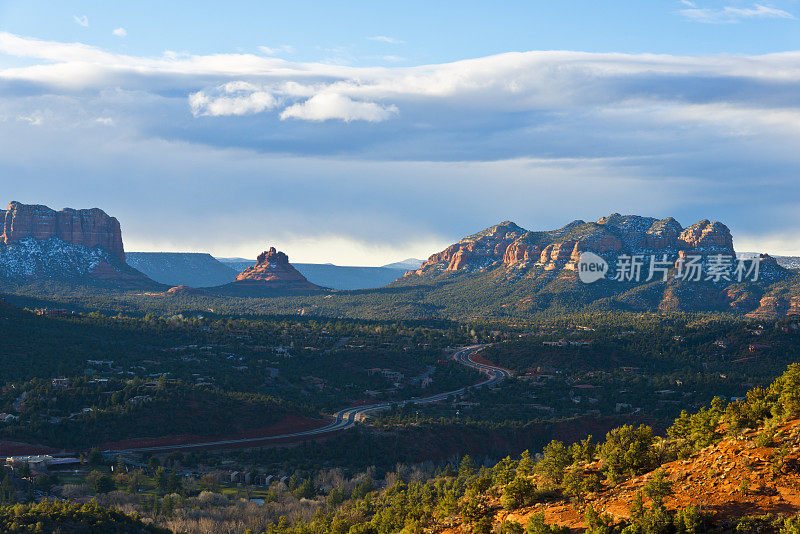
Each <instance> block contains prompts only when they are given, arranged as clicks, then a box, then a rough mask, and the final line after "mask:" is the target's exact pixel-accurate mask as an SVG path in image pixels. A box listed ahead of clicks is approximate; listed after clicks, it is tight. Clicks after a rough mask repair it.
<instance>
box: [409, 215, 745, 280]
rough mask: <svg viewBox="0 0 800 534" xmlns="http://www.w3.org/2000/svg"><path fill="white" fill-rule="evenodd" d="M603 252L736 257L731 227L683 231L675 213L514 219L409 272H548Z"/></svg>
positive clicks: (697, 226) (704, 223) (701, 225)
mask: <svg viewBox="0 0 800 534" xmlns="http://www.w3.org/2000/svg"><path fill="white" fill-rule="evenodd" d="M587 251H591V252H594V253H596V254H600V255H608V256H611V255H618V254H622V253H626V254H644V255H650V254H654V255H657V254H663V253H667V252H669V253H671V254H673V255H677V254H678V253H679V252H680V251H684V252H685V253H692V254H728V255H734V254H735V253H734V250H733V239H732V237H731V233H730V230H728V227H727V226H725V225H724V224H722V223H720V222H713V223H712V222H710V221H708V220H705V219H704V220H702V221H700V222H698V223H697V224H695V225H692V226H690V227H688V228H686V229H684V228H683V227H682V226H681V225H680V224H679V223H678V221H676V220H675V219H673V218H672V217H669V218H666V219H660V220H659V219H654V218H652V217H640V216H638V215H620V214H619V213H612V214H611V215H609V216H607V217H602V218H600V219H599V220H597V221H596V222H585V221H582V220H577V221H573V222H571V223H570V224H568V225H566V226H564V227H563V228H560V229H558V230H549V231H544V232H529V231H527V230H525V229H524V228H520V227H519V226H517V225H516V224H514V223H513V222H510V221H505V222H503V223H500V224H498V225H495V226H492V227H490V228H487V229H486V230H484V231H482V232H479V233H477V234H474V235H471V236H469V237H465V238H464V239H462V240H461V241H459V242H458V243H455V244H453V245H450V246H449V247H447V248H446V249H444V250H443V251H441V252H438V253H436V254H433V255H432V256H431V257H430V258H428V261H426V262H425V263H424V264H423V265H422V267H421V268H420V269H418V270H416V271H409V272H408V273H407V274H406V276H414V275H422V274H424V273H430V272H443V271H462V270H463V271H474V270H479V269H484V268H487V267H489V266H492V265H500V264H502V265H506V266H515V267H518V268H522V267H526V266H529V265H539V266H541V267H543V268H544V269H545V270H548V271H550V270H557V269H574V266H575V263H576V262H577V261H578V259H579V258H580V255H581V253H582V252H587Z"/></svg>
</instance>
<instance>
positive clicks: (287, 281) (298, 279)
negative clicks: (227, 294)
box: [235, 247, 319, 289]
mask: <svg viewBox="0 0 800 534" xmlns="http://www.w3.org/2000/svg"><path fill="white" fill-rule="evenodd" d="M256 262H257V263H256V264H255V265H253V266H252V267H248V268H247V269H245V270H244V271H242V272H241V273H240V274H239V275H238V276H237V277H236V280H235V283H241V282H244V283H248V282H262V283H268V284H270V285H274V286H276V287H280V286H286V287H292V288H296V289H319V286H317V285H315V284H312V283H311V282H309V281H308V280H306V278H305V277H304V276H303V275H302V274H300V272H299V271H298V270H297V269H295V268H294V267H293V266H292V265H291V264H290V263H289V257H288V256H287V255H286V254H284V253H283V252H278V251H277V250H275V247H271V248H270V249H269V250H267V251H265V252H262V253H261V254H259V255H258V258H256Z"/></svg>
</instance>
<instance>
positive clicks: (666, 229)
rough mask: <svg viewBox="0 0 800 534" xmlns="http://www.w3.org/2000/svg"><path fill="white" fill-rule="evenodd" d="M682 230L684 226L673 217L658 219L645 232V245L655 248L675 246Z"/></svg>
mask: <svg viewBox="0 0 800 534" xmlns="http://www.w3.org/2000/svg"><path fill="white" fill-rule="evenodd" d="M682 231H683V227H682V226H681V225H680V223H678V221H676V220H675V219H673V218H672V217H668V218H666V219H662V220H660V221H656V222H654V223H653V225H652V226H651V227H650V228H649V229H648V230H647V233H646V234H645V247H646V248H649V249H653V250H660V249H664V248H668V247H674V246H676V245H677V243H678V236H680V234H681V232H682Z"/></svg>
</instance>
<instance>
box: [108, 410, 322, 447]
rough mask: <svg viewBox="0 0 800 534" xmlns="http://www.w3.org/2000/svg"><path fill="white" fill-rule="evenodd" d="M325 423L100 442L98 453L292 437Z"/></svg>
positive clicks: (293, 421)
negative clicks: (233, 432)
mask: <svg viewBox="0 0 800 534" xmlns="http://www.w3.org/2000/svg"><path fill="white" fill-rule="evenodd" d="M326 424H328V421H325V420H322V419H311V418H309V417H299V416H288V417H285V418H283V419H281V420H280V421H279V422H277V423H275V424H274V425H270V426H268V427H262V428H255V429H252V430H248V431H246V432H240V433H238V434H230V435H223V436H200V435H196V434H176V435H172V436H161V437H157V438H130V439H126V440H121V441H114V442H110V443H104V444H103V445H101V446H100V449H101V450H107V449H110V450H119V449H141V448H147V447H167V446H170V445H175V446H180V445H191V444H194V443H207V442H214V441H225V440H235V439H251V438H270V437H272V436H280V435H283V434H293V433H296V432H304V431H306V430H313V429H315V428H320V427H323V426H325V425H326ZM312 438H313V436H304V437H302V438H300V437H298V438H285V439H266V440H265V441H269V442H270V443H276V442H277V443H286V442H291V441H302V440H303V439H312ZM258 443H259V442H258V441H253V442H245V443H241V444H230V445H222V446H221V445H217V446H213V445H212V446H209V447H198V448H220V447H225V448H234V447H254V446H257V445H258Z"/></svg>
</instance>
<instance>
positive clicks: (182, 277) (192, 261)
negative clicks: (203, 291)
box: [126, 252, 255, 287]
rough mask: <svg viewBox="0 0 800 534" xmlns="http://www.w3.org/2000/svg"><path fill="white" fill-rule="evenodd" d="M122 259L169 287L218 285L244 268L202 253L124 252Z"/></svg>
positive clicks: (230, 280) (230, 278)
mask: <svg viewBox="0 0 800 534" xmlns="http://www.w3.org/2000/svg"><path fill="white" fill-rule="evenodd" d="M126 258H127V262H128V265H130V266H131V267H134V268H135V269H138V270H139V271H141V272H143V273H144V274H146V275H147V276H149V277H150V278H152V279H153V280H155V281H156V282H160V283H162V284H167V285H170V286H181V285H185V286H190V287H209V286H221V285H223V284H227V283H230V282H233V279H234V278H236V275H237V274H238V273H239V272H241V271H243V270H244V267H242V268H241V269H239V270H236V271H235V270H233V269H232V268H231V267H230V266H228V265H226V264H224V263H222V262H221V261H218V260H217V259H216V258H214V257H213V256H211V254H207V253H204V252H128V253H127V255H126ZM253 264H255V262H253Z"/></svg>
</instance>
